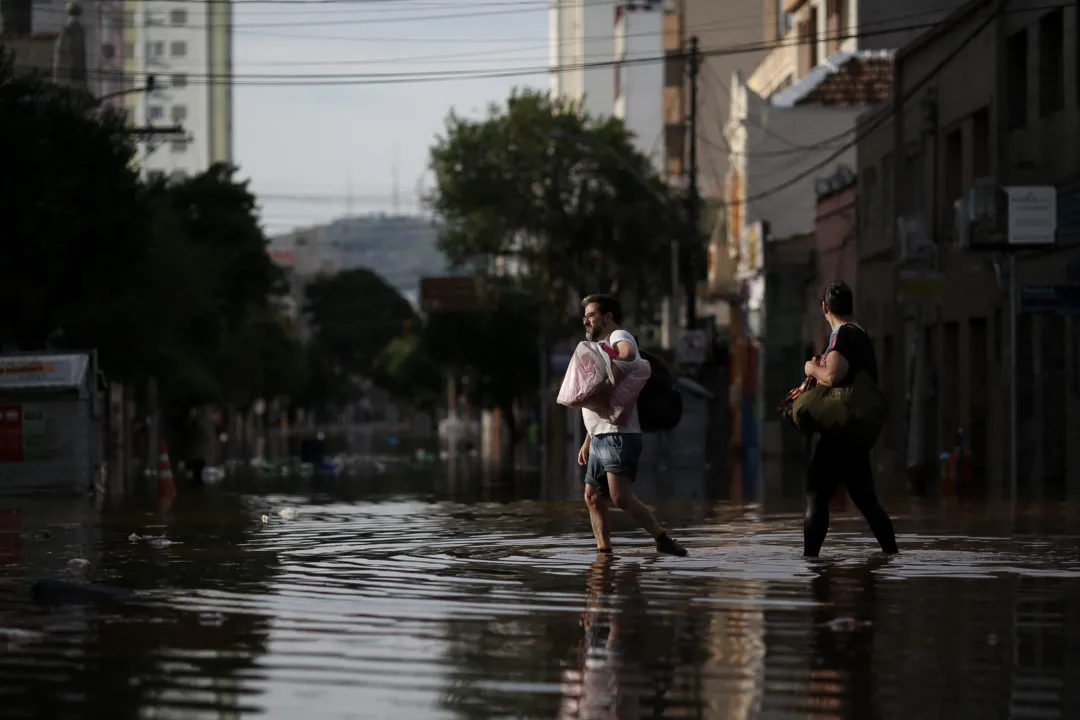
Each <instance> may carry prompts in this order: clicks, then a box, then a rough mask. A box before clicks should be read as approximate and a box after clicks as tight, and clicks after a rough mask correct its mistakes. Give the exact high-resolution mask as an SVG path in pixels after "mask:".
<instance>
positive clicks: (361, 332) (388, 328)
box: [305, 268, 419, 377]
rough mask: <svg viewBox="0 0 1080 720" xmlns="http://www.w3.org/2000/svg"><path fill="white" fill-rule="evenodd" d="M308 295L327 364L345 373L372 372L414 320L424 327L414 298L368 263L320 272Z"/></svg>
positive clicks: (309, 310)
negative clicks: (387, 348)
mask: <svg viewBox="0 0 1080 720" xmlns="http://www.w3.org/2000/svg"><path fill="white" fill-rule="evenodd" d="M305 295H306V305H305V311H306V312H307V313H308V315H309V317H310V319H311V324H312V328H313V330H314V341H315V343H316V345H317V347H318V348H319V349H320V353H321V354H322V355H323V356H324V358H325V360H324V363H325V364H326V365H327V366H328V367H330V368H335V369H340V371H343V372H344V373H345V374H353V375H364V376H368V377H370V376H371V375H372V373H373V372H374V370H375V361H376V359H377V358H378V356H379V353H381V352H382V351H383V348H385V347H386V346H387V344H389V343H390V341H392V340H393V339H394V338H396V337H400V336H401V335H402V334H403V333H404V332H405V331H406V329H407V328H408V327H409V326H410V325H411V326H412V327H418V326H419V318H418V317H417V315H416V311H415V310H414V309H413V307H412V305H411V304H410V303H409V301H408V300H407V299H405V297H404V296H402V294H401V293H399V292H398V291H397V289H395V288H394V287H393V286H391V285H390V284H389V283H387V282H386V281H385V280H384V279H383V278H382V277H380V276H379V275H378V274H377V273H375V272H374V271H372V270H369V269H368V268H357V269H354V270H346V271H344V272H341V273H337V274H335V275H325V276H322V277H319V278H318V279H316V280H315V281H313V282H312V283H311V284H310V285H308V286H307V288H306V291H305Z"/></svg>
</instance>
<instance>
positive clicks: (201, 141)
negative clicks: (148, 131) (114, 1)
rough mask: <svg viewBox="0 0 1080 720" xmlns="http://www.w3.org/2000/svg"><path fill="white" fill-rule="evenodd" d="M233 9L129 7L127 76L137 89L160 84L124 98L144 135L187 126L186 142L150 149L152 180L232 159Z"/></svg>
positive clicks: (146, 162) (175, 139) (211, 5)
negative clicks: (151, 81)
mask: <svg viewBox="0 0 1080 720" xmlns="http://www.w3.org/2000/svg"><path fill="white" fill-rule="evenodd" d="M232 22H233V20H232V5H231V3H229V2H203V3H186V2H168V1H166V2H153V3H144V2H137V1H136V0H127V2H125V5H124V42H123V45H124V51H123V59H124V74H125V76H126V78H128V81H129V84H130V86H131V87H130V88H129V89H132V90H134V89H136V88H138V87H144V86H146V84H147V81H148V78H149V77H150V76H153V77H154V80H155V86H156V88H157V89H156V90H155V91H154V92H151V93H139V92H132V93H129V94H127V95H125V96H124V107H125V109H126V110H127V112H128V116H129V118H130V120H131V122H132V123H133V124H134V125H136V126H139V127H153V126H163V127H167V126H180V127H183V128H184V130H185V131H186V132H185V133H184V134H183V135H180V136H170V137H168V138H165V139H161V138H158V139H151V140H148V141H146V143H145V147H144V150H143V159H142V160H141V161H140V165H141V166H142V167H143V168H144V170H145V172H146V175H147V177H150V178H154V177H159V178H164V177H169V178H178V179H179V178H184V177H189V176H192V175H195V174H197V173H199V172H202V171H203V170H205V169H206V168H207V167H209V166H210V165H212V164H214V163H217V162H231V161H232V158H233V139H232V134H233V98H232V89H231V86H232V83H231V78H232V73H233V57H232Z"/></svg>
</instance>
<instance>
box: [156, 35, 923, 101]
mask: <svg viewBox="0 0 1080 720" xmlns="http://www.w3.org/2000/svg"><path fill="white" fill-rule="evenodd" d="M936 24H937V23H922V24H916V25H906V26H903V27H891V28H889V29H887V30H876V31H875V30H870V31H860V32H845V33H842V34H836V35H832V36H828V37H826V38H818V39H816V40H815V42H820V41H822V40H847V39H851V38H866V37H874V36H877V35H887V34H896V33H898V32H904V31H910V30H919V29H929V28H931V27H934V26H935V25H936ZM807 42H808V41H807V40H800V39H796V40H793V41H791V40H781V41H770V42H763V43H749V44H745V45H735V46H727V47H720V48H712V49H705V50H702V51H700V53H699V55H700V57H702V58H706V57H721V56H727V55H741V54H746V53H756V52H760V51H762V50H775V49H777V48H784V47H795V46H798V45H805V44H807ZM679 57H681V58H686V57H688V53H687V52H686V51H683V52H679V53H665V54H661V55H651V56H646V57H639V58H627V59H623V60H600V61H595V62H581V63H568V64H564V65H556V66H542V67H541V66H538V67H517V68H505V69H502V70H491V71H476V70H430V71H424V72H419V71H417V72H389V73H289V74H258V75H256V74H246V75H235V74H234V75H229V74H222V73H194V74H191V73H189V74H188V82H189V83H191V84H206V85H216V84H224V85H233V86H245V85H246V86H260V87H277V86H292V87H298V86H308V85H314V86H340V85H382V84H387V83H395V84H411V83H419V82H437V81H446V80H482V79H493V78H514V77H529V76H532V75H548V74H555V73H563V72H574V71H583V70H593V69H599V68H612V67H614V66H616V65H621V66H624V67H625V66H628V65H642V64H655V63H661V62H664V61H666V60H669V59H671V58H679ZM156 74H157V73H150V72H142V73H137V75H143V76H146V75H156Z"/></svg>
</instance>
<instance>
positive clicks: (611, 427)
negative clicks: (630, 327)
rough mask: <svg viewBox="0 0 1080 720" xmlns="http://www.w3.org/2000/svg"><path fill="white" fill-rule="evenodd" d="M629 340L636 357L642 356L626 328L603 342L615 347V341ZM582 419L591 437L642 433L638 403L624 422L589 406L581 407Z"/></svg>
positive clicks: (616, 331) (613, 333)
mask: <svg viewBox="0 0 1080 720" xmlns="http://www.w3.org/2000/svg"><path fill="white" fill-rule="evenodd" d="M619 342H628V343H630V345H632V346H633V348H634V357H635V358H637V357H640V354H639V352H638V346H637V343H636V342H634V336H633V335H631V334H630V333H628V332H627V331H625V330H621V329H620V330H615V331H614V332H612V333H611V334H610V335H608V338H607V340H604V341H603V343H602V344H604V345H610V346H611V347H615V343H619ZM581 419H582V420H584V421H585V431H586V432H587V433H589V437H596V436H597V435H609V434H613V433H621V434H623V435H627V434H630V433H640V432H641V423H640V422H638V411H637V405H635V406H634V409H633V410H631V411H630V419H629V420H628V421H627V422H626V423H624V424H622V425H615V424H613V423H611V422H610V421H608V420H605V419H604V418H602V417H600V416H599V415H597V414H596V413H594V412H593V411H592V410H589V409H588V408H581Z"/></svg>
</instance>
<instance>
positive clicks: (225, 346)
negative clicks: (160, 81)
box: [0, 48, 308, 432]
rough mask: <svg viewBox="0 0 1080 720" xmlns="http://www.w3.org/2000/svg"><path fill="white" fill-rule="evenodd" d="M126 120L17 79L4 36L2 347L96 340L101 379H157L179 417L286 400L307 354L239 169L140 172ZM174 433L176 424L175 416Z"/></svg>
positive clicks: (0, 67) (70, 94) (69, 94)
mask: <svg viewBox="0 0 1080 720" xmlns="http://www.w3.org/2000/svg"><path fill="white" fill-rule="evenodd" d="M135 150H136V149H135V145H134V143H133V142H132V141H131V136H130V134H129V133H128V132H127V130H126V128H125V125H124V122H123V119H122V118H120V117H119V116H117V115H116V114H114V113H113V112H112V111H111V110H109V109H106V108H101V107H99V105H98V103H96V102H95V101H94V99H93V98H92V97H90V96H89V95H88V94H86V93H84V92H81V91H78V90H74V89H70V88H65V87H60V86H57V85H54V84H53V83H51V82H49V81H48V80H47V79H45V78H43V77H40V76H38V77H35V76H22V75H16V74H15V73H14V71H13V66H12V64H11V62H10V58H9V57H8V56H7V55H5V54H4V53H3V49H2V48H0V157H2V158H3V165H4V172H5V175H6V176H7V177H9V178H12V179H14V180H15V181H14V182H11V183H8V184H7V185H5V190H6V192H5V193H3V194H0V217H2V218H3V221H2V222H0V267H2V268H4V270H5V271H6V275H5V280H4V282H2V283H0V302H3V306H4V307H5V308H8V311H7V312H5V313H3V314H0V344H2V345H5V346H8V347H14V348H15V349H18V350H23V351H40V350H47V349H64V348H70V349H86V348H93V349H96V350H97V351H98V354H99V358H100V360H101V364H102V367H103V368H104V370H105V372H106V374H107V375H108V377H109V378H110V379H114V380H121V381H124V382H126V383H129V384H131V386H132V387H134V388H137V389H141V388H143V387H145V381H146V380H148V379H150V378H156V379H157V380H158V386H159V387H160V388H161V401H162V402H163V404H164V407H163V410H164V412H165V414H166V418H167V419H168V420H170V421H171V422H172V423H173V424H174V425H178V424H182V423H183V422H184V421H185V419H186V418H188V417H189V415H190V413H189V410H190V409H192V408H195V407H198V406H200V405H205V404H223V405H233V406H236V407H241V408H242V407H246V406H247V405H249V404H250V403H251V402H252V401H254V400H255V399H256V398H259V397H263V398H271V397H280V396H295V395H296V394H299V393H300V392H301V391H302V390H303V387H304V384H305V383H306V381H307V377H308V372H307V358H306V356H305V353H304V350H303V348H302V347H301V346H300V344H299V342H298V341H297V340H295V339H294V338H293V337H291V336H290V335H289V334H288V333H287V332H286V330H285V328H284V327H283V326H282V322H281V318H280V317H279V314H278V313H277V311H276V308H275V302H274V299H275V296H276V295H279V294H280V293H281V292H283V291H284V289H285V284H284V278H283V276H282V273H281V271H280V270H279V269H278V268H277V267H276V266H274V265H273V264H272V263H271V261H270V259H269V257H268V255H267V252H266V238H265V236H264V234H263V231H262V228H261V227H260V223H259V217H258V212H257V207H256V202H255V197H254V196H253V195H252V194H251V192H250V191H249V189H248V187H247V184H246V183H245V182H241V181H238V180H237V179H236V174H237V170H236V168H233V167H230V166H227V165H215V166H213V167H211V168H209V169H208V170H206V171H205V172H203V173H200V174H199V175H197V176H195V177H193V178H190V179H187V180H183V181H180V182H176V181H170V182H168V183H166V182H158V183H152V184H146V183H143V182H142V181H141V179H140V177H139V174H138V168H137V164H136V162H135V158H136V152H135ZM174 430H175V431H176V432H182V429H181V428H179V427H175V428H174Z"/></svg>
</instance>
